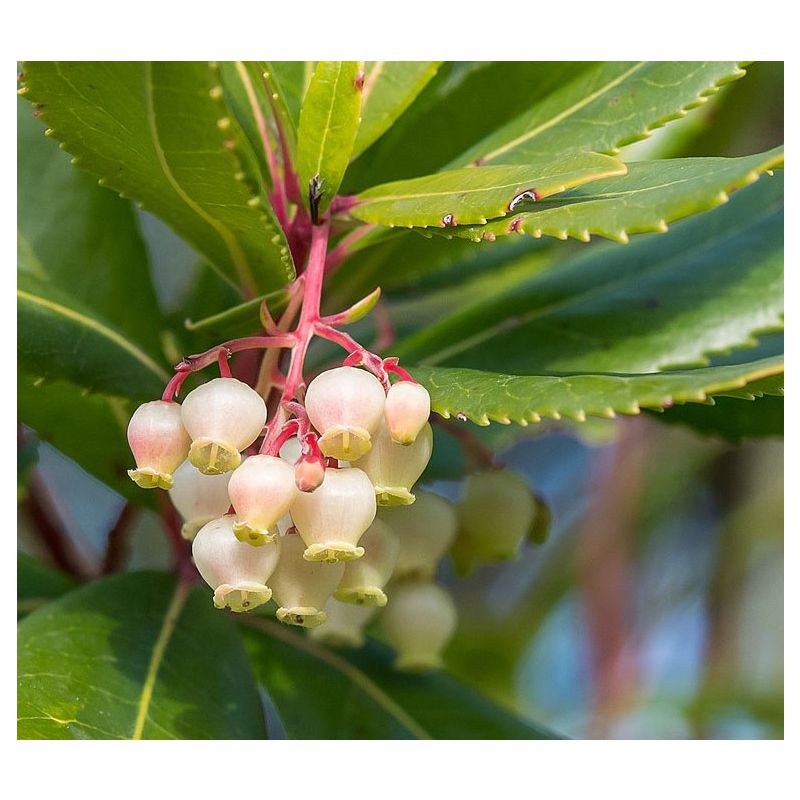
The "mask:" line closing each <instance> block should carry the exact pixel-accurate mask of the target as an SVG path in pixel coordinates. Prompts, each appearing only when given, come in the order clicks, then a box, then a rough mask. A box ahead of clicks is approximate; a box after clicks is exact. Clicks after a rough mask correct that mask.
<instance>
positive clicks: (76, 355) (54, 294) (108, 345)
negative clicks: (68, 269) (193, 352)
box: [17, 272, 169, 398]
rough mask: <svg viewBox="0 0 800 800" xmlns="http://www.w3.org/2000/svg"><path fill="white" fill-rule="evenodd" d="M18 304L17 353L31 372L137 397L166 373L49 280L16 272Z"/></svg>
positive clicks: (151, 391)
mask: <svg viewBox="0 0 800 800" xmlns="http://www.w3.org/2000/svg"><path fill="white" fill-rule="evenodd" d="M17 308H18V315H17V356H18V358H19V362H20V367H21V368H22V369H23V370H25V371H26V372H28V373H29V374H31V375H33V376H34V377H36V378H47V379H55V378H63V379H66V380H70V381H72V382H73V383H75V384H77V385H78V386H81V387H83V388H84V389H88V390H90V391H100V392H107V393H109V394H113V395H118V396H122V397H124V396H130V397H139V398H146V397H152V396H153V395H158V394H160V392H161V390H162V389H163V388H164V383H165V382H166V381H167V380H168V379H169V375H168V374H167V373H166V371H165V370H164V369H163V368H162V367H161V366H159V365H158V364H157V363H156V362H155V361H153V359H152V358H151V357H150V356H149V355H148V354H147V353H145V352H144V351H143V350H142V349H141V348H140V347H139V346H138V345H136V344H135V343H134V342H132V341H131V340H130V339H129V338H127V337H126V336H125V335H124V334H122V333H121V332H120V331H119V330H118V329H117V328H116V327H115V326H113V325H112V324H111V323H110V322H107V321H106V320H104V319H103V318H102V317H100V316H99V315H98V314H96V313H94V312H93V311H92V310H91V309H89V308H87V307H85V306H84V305H82V304H81V303H78V302H77V301H75V300H74V299H73V298H72V297H70V296H68V295H66V294H65V293H64V292H61V291H59V290H58V289H57V288H56V287H55V286H53V285H52V284H51V283H50V282H49V281H45V280H40V279H38V278H35V277H34V276H33V275H30V274H28V273H24V272H23V273H20V275H19V279H18V284H17Z"/></svg>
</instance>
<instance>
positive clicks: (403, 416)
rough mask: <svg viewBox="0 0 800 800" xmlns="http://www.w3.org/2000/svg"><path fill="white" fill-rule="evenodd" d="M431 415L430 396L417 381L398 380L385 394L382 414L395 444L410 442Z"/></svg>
mask: <svg viewBox="0 0 800 800" xmlns="http://www.w3.org/2000/svg"><path fill="white" fill-rule="evenodd" d="M430 415H431V396H430V395H429V394H428V390H427V389H426V388H425V387H424V386H421V385H420V384H419V383H414V382H412V381H400V382H398V383H395V384H393V385H392V387H391V388H390V389H389V391H388V392H387V394H386V403H385V405H384V409H383V416H384V419H385V420H386V427H387V428H388V429H389V436H391V438H392V441H393V442H396V443H397V444H406V445H408V444H411V443H412V442H413V441H414V440H415V439H416V438H417V436H418V435H419V432H420V431H421V430H422V429H423V428H424V427H425V423H426V422H427V421H428V418H429V417H430Z"/></svg>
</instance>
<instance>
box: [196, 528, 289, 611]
mask: <svg viewBox="0 0 800 800" xmlns="http://www.w3.org/2000/svg"><path fill="white" fill-rule="evenodd" d="M233 521H234V518H233V515H231V514H227V515H225V516H224V517H220V518H219V519H215V520H212V521H211V522H209V523H208V524H207V525H204V526H203V527H202V528H201V529H200V530H199V531H198V533H197V536H195V538H194V541H193V542H192V555H193V557H194V563H195V566H196V567H197V570H198V572H199V573H200V575H201V576H202V578H203V580H204V581H205V582H206V583H207V584H208V585H209V586H210V587H211V588H212V589H213V590H214V605H215V606H216V607H217V608H230V609H231V611H236V612H241V611H251V610H252V609H254V608H256V607H257V606H260V605H263V604H264V603H266V602H267V601H268V600H269V599H270V597H272V589H270V588H269V586H267V581H268V580H269V577H270V575H272V573H273V572H274V571H275V567H276V566H277V564H278V557H279V555H280V546H279V543H278V542H277V541H276V542H271V543H269V544H266V545H264V546H263V547H251V546H250V545H249V544H245V543H244V542H240V541H239V540H238V539H237V538H236V535H235V534H234V532H233Z"/></svg>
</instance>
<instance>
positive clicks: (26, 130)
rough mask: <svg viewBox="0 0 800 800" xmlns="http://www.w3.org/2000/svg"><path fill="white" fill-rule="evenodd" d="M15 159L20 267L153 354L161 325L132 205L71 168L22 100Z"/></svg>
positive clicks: (19, 101)
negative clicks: (45, 281)
mask: <svg viewBox="0 0 800 800" xmlns="http://www.w3.org/2000/svg"><path fill="white" fill-rule="evenodd" d="M17 154H18V158H17V226H18V230H17V238H18V248H19V250H20V251H21V254H22V258H21V260H20V263H19V266H20V267H21V268H22V269H25V270H27V271H29V272H32V273H33V274H34V275H35V276H37V277H39V278H48V279H49V280H50V281H51V282H52V283H53V285H55V286H57V287H58V288H59V289H61V290H62V291H64V292H66V293H68V294H69V295H70V296H72V297H74V298H75V299H76V300H78V301H80V302H81V303H83V304H85V305H86V306H88V307H89V308H92V309H95V310H96V311H97V312H98V313H100V314H101V315H103V316H105V317H106V318H108V319H113V320H114V323H115V325H116V326H117V327H118V328H119V329H120V330H121V331H123V332H125V333H126V334H128V335H129V336H130V337H131V338H132V339H133V340H134V341H136V342H137V343H138V344H139V345H140V346H141V347H142V349H144V350H145V351H147V353H148V354H150V355H157V354H158V353H159V352H160V347H159V338H158V337H159V332H160V330H161V327H162V324H163V320H162V318H161V313H160V311H159V308H158V304H157V302H156V296H155V292H154V291H153V286H152V284H151V282H150V272H149V268H148V259H147V253H146V251H145V247H144V243H143V242H142V239H141V237H140V235H139V230H138V227H137V223H136V219H135V216H134V211H133V208H132V207H131V204H130V203H129V202H126V201H124V200H121V199H120V198H118V197H116V196H114V195H113V194H112V193H111V192H108V191H106V190H104V189H101V188H100V187H99V186H98V185H97V182H96V181H94V180H92V178H91V177H89V176H88V175H86V174H84V173H82V172H79V171H78V170H75V169H73V167H72V166H71V165H70V163H69V157H68V156H67V155H66V153H63V152H62V151H61V150H59V148H58V146H57V145H56V143H55V142H54V141H52V140H51V139H49V138H46V137H44V136H42V126H41V123H40V122H39V121H38V120H36V118H35V117H34V116H33V109H32V108H31V106H30V104H29V103H26V102H24V101H23V100H22V99H20V100H18V103H17ZM132 297H135V298H136V302H135V303H132V302H131V298H132Z"/></svg>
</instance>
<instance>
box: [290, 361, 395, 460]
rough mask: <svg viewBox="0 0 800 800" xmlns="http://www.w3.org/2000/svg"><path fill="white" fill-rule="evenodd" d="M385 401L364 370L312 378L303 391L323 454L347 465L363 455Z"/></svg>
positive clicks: (343, 370) (345, 369)
mask: <svg viewBox="0 0 800 800" xmlns="http://www.w3.org/2000/svg"><path fill="white" fill-rule="evenodd" d="M385 401H386V394H385V392H384V391H383V386H382V385H381V382H380V381H379V380H378V379H377V378H376V377H375V376H374V375H373V374H372V373H370V372H367V371H366V370H363V369H356V368H355V367H337V368H336V369H330V370H328V371H327V372H323V373H321V374H320V375H318V376H317V377H316V378H314V380H313V381H311V383H310V384H309V385H308V389H307V390H306V397H305V406H306V413H307V414H308V418H309V420H310V421H311V424H312V425H313V426H314V427H315V428H316V429H317V430H318V431H319V433H320V439H319V446H320V449H321V450H322V452H323V453H324V454H325V455H326V456H329V457H330V458H338V459H345V460H347V461H355V460H356V459H358V458H360V457H361V456H362V455H364V453H366V452H367V451H368V450H369V448H370V438H371V436H372V434H373V433H374V432H375V430H376V429H377V427H378V423H379V422H380V421H381V418H382V416H383V405H384V403H385Z"/></svg>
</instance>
